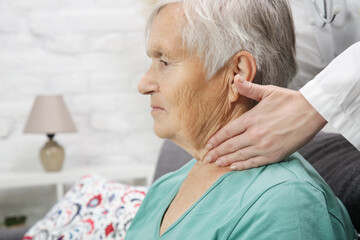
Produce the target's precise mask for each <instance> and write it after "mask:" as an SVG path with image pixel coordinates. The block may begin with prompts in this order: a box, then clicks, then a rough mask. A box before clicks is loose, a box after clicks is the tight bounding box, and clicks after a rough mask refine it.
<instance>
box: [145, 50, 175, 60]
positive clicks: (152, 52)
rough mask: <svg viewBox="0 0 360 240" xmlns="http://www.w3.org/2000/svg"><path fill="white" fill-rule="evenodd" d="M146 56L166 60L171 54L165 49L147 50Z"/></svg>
mask: <svg viewBox="0 0 360 240" xmlns="http://www.w3.org/2000/svg"><path fill="white" fill-rule="evenodd" d="M146 54H147V55H148V56H149V57H154V58H160V57H163V56H164V57H166V58H171V54H170V51H169V50H167V49H154V50H147V51H146Z"/></svg>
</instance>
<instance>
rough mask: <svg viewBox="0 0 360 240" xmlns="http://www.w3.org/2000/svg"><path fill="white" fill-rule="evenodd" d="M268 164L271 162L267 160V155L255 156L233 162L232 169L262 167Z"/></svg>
mask: <svg viewBox="0 0 360 240" xmlns="http://www.w3.org/2000/svg"><path fill="white" fill-rule="evenodd" d="M267 164H269V163H268V162H267V159H266V157H263V156H256V157H253V158H249V159H247V160H245V161H238V162H234V163H233V164H231V166H230V170H232V171H241V170H247V169H251V168H257V167H261V166H264V165H267Z"/></svg>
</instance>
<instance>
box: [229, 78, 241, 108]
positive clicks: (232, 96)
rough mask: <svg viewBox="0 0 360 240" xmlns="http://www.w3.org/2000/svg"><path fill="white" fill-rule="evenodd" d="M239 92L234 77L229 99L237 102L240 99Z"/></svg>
mask: <svg viewBox="0 0 360 240" xmlns="http://www.w3.org/2000/svg"><path fill="white" fill-rule="evenodd" d="M239 96H240V94H239V92H238V90H237V88H236V86H235V82H234V79H233V80H232V82H231V85H230V89H229V101H230V102H232V103H233V102H236V101H237V100H238V99H239Z"/></svg>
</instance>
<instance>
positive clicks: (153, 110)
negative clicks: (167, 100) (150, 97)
mask: <svg viewBox="0 0 360 240" xmlns="http://www.w3.org/2000/svg"><path fill="white" fill-rule="evenodd" d="M164 111H165V109H164V108H162V107H159V106H151V113H160V112H164Z"/></svg>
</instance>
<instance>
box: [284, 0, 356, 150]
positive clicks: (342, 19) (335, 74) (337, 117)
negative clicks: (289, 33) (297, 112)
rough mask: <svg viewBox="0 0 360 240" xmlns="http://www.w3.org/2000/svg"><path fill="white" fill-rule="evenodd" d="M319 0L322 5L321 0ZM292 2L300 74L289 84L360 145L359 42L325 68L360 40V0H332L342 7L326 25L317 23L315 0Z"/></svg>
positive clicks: (319, 21) (354, 142)
mask: <svg viewBox="0 0 360 240" xmlns="http://www.w3.org/2000/svg"><path fill="white" fill-rule="evenodd" d="M316 2H317V3H318V5H319V7H320V8H322V7H323V5H322V2H323V1H322V0H316ZM327 2H328V4H327V5H328V6H330V4H329V0H327ZM290 4H291V8H292V12H293V18H294V23H295V32H296V52H297V53H296V59H297V63H298V73H297V75H296V76H295V78H294V80H293V81H292V82H291V83H290V84H289V88H292V89H296V90H298V89H300V88H301V90H300V92H301V93H302V94H303V95H304V97H305V98H306V99H307V100H308V101H309V102H310V104H311V105H312V106H313V107H314V108H315V109H316V110H317V111H318V112H319V113H320V114H321V115H322V116H323V117H324V118H325V119H326V120H327V121H328V122H329V124H330V125H332V126H333V127H335V128H336V129H337V130H338V131H339V132H340V133H341V134H342V135H343V136H344V137H345V138H347V139H348V140H349V141H350V142H351V143H352V144H353V145H354V146H355V147H356V148H357V149H359V150H360V97H359V96H360V43H357V44H356V45H354V46H352V47H351V48H349V49H348V50H347V51H346V52H344V53H343V54H342V55H340V56H339V57H338V58H336V59H335V60H334V61H333V62H332V63H331V64H330V65H329V66H328V67H326V66H327V65H328V64H329V63H330V62H331V61H332V60H333V59H334V58H335V57H337V56H338V55H339V54H340V53H342V52H343V51H344V50H345V49H347V48H348V47H349V46H351V45H352V44H353V43H355V42H359V41H360V0H333V6H332V7H333V8H334V7H336V8H337V9H339V10H340V12H339V13H338V14H337V16H336V18H335V20H334V22H333V23H331V24H327V25H325V27H323V28H320V27H318V26H316V25H321V23H322V21H321V20H320V17H319V15H318V13H317V12H316V10H315V8H314V5H313V2H312V0H290ZM325 67H326V68H325ZM324 68H325V69H324ZM323 69H324V70H323ZM322 70H323V71H322ZM321 71H322V72H321ZM319 72H321V73H320V74H318V73H319ZM317 74H318V75H317ZM316 75H317V76H316ZM315 76H316V77H315ZM311 79H313V80H312V81H310V80H311ZM309 81H310V82H309ZM308 82H309V83H308ZM305 84H306V85H305ZM304 85H305V86H304ZM303 86H304V87H303Z"/></svg>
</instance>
